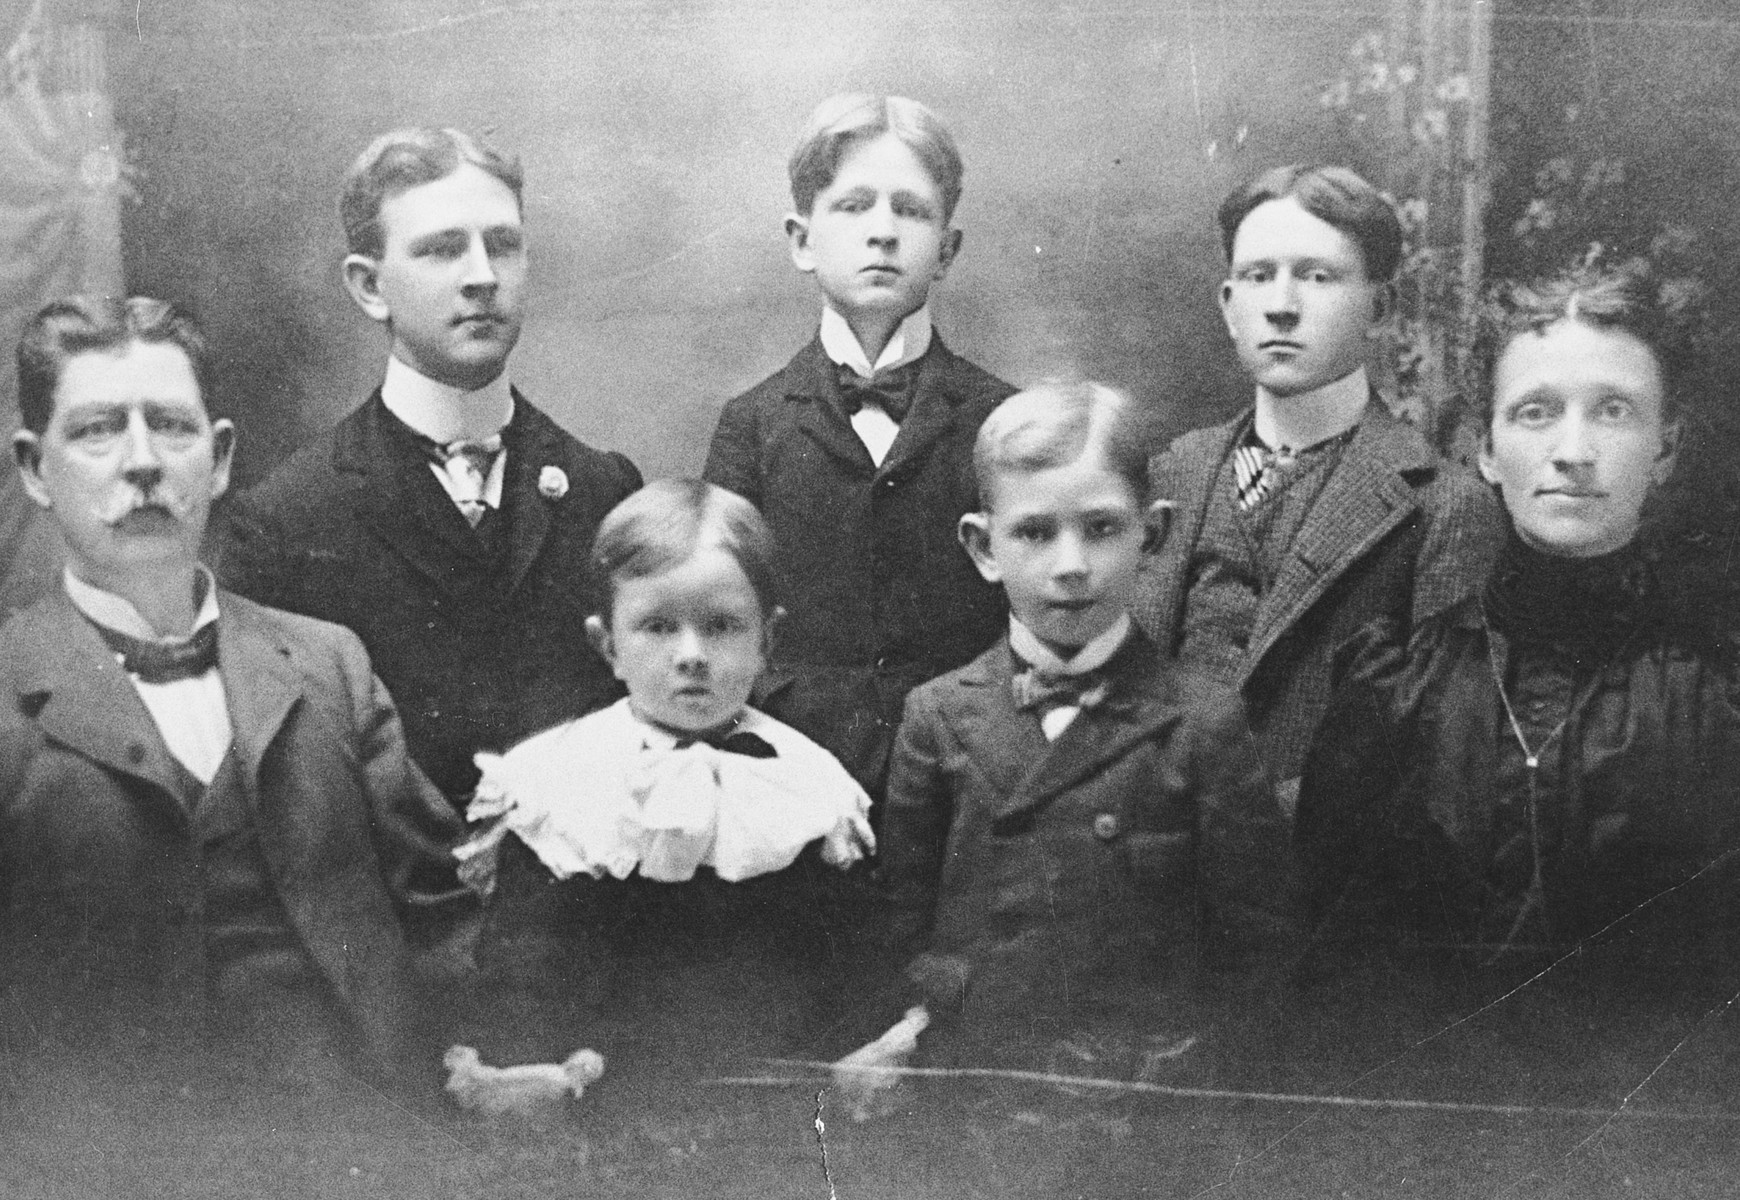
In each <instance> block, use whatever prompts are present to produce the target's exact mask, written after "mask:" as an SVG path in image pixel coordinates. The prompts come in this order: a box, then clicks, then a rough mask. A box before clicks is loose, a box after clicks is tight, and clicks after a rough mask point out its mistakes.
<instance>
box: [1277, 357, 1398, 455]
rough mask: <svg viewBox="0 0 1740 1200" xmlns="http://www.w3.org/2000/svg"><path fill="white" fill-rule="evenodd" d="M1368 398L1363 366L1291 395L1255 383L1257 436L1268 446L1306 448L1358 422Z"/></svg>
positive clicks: (1367, 381) (1368, 382)
mask: <svg viewBox="0 0 1740 1200" xmlns="http://www.w3.org/2000/svg"><path fill="white" fill-rule="evenodd" d="M1370 401H1371V382H1370V381H1369V380H1368V379H1367V378H1366V373H1365V368H1364V367H1360V368H1358V369H1357V370H1354V371H1352V372H1350V373H1349V374H1346V375H1343V376H1342V377H1341V378H1340V379H1337V380H1335V381H1334V382H1333V383H1326V384H1324V385H1323V386H1322V387H1320V388H1316V389H1314V390H1312V391H1309V392H1299V393H1297V394H1295V395H1292V396H1275V395H1271V394H1270V393H1269V392H1268V391H1267V390H1266V389H1264V388H1262V387H1260V386H1259V387H1258V388H1257V413H1256V424H1257V437H1258V438H1259V439H1260V440H1261V441H1262V443H1263V444H1264V445H1265V446H1267V447H1269V449H1271V450H1281V449H1287V450H1292V451H1299V450H1309V449H1310V448H1311V447H1312V446H1315V445H1317V444H1318V443H1319V442H1325V441H1328V440H1329V439H1330V438H1332V437H1335V436H1337V435H1339V434H1343V433H1346V432H1347V431H1348V430H1349V429H1352V428H1353V427H1354V426H1355V425H1358V424H1359V419H1360V417H1361V416H1362V415H1364V413H1365V406H1366V405H1367V404H1368V403H1370Z"/></svg>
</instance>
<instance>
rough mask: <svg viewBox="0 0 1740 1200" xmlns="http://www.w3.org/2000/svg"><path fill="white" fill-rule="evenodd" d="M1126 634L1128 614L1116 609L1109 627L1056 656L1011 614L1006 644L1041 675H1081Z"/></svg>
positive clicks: (1103, 659) (1106, 659)
mask: <svg viewBox="0 0 1740 1200" xmlns="http://www.w3.org/2000/svg"><path fill="white" fill-rule="evenodd" d="M1129 636H1130V614H1129V613H1119V614H1118V619H1117V620H1116V621H1113V622H1112V624H1111V626H1110V628H1108V629H1107V630H1106V631H1105V632H1104V633H1102V634H1100V635H1099V636H1098V637H1096V638H1094V639H1093V641H1091V642H1089V643H1088V644H1087V645H1085V646H1083V647H1082V648H1081V649H1079V650H1077V651H1076V652H1075V653H1074V654H1073V655H1071V656H1070V657H1069V658H1067V659H1063V658H1059V657H1058V656H1057V655H1056V654H1055V653H1053V652H1052V650H1051V649H1050V647H1048V646H1046V645H1045V643H1044V642H1041V641H1040V640H1039V639H1038V638H1036V637H1034V636H1033V631H1032V630H1030V629H1028V628H1027V626H1025V625H1023V624H1022V623H1021V622H1020V621H1019V620H1017V619H1016V618H1014V617H1010V618H1009V647H1010V649H1012V650H1014V651H1015V653H1016V654H1018V655H1020V656H1021V658H1022V659H1024V660H1025V661H1026V662H1027V663H1029V664H1030V665H1032V666H1034V667H1037V668H1038V669H1039V671H1040V672H1041V673H1042V674H1045V675H1083V674H1086V673H1087V672H1089V671H1092V670H1095V669H1096V668H1099V667H1103V666H1105V665H1106V663H1107V662H1109V661H1110V660H1111V657H1112V655H1114V654H1116V653H1117V652H1118V649H1119V647H1121V646H1122V645H1123V644H1124V641H1125V639H1126V638H1128V637H1129Z"/></svg>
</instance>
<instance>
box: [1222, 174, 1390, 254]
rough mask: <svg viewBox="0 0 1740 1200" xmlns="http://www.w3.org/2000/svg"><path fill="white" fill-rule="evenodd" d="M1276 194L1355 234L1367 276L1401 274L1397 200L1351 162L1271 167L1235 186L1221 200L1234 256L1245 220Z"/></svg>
mask: <svg viewBox="0 0 1740 1200" xmlns="http://www.w3.org/2000/svg"><path fill="white" fill-rule="evenodd" d="M1271 200H1292V201H1295V202H1296V203H1297V204H1298V205H1299V207H1300V208H1303V209H1304V210H1305V211H1306V212H1308V213H1310V214H1311V215H1312V216H1314V217H1316V218H1317V219H1318V220H1319V221H1323V222H1325V223H1326V224H1329V225H1333V226H1335V228H1337V229H1339V230H1341V232H1343V233H1345V234H1346V235H1347V236H1348V237H1349V238H1351V239H1352V240H1353V244H1354V245H1356V246H1358V247H1359V252H1360V256H1361V257H1362V258H1363V259H1364V260H1365V277H1366V278H1367V279H1368V280H1370V281H1371V282H1373V283H1388V282H1389V281H1390V280H1391V279H1393V278H1395V274H1396V268H1397V267H1399V266H1400V265H1401V262H1402V223H1401V220H1400V218H1398V217H1397V216H1396V209H1395V205H1393V204H1391V203H1390V202H1389V200H1388V199H1386V198H1385V197H1384V194H1383V193H1382V192H1380V191H1378V190H1377V189H1376V188H1375V187H1373V186H1372V185H1371V184H1369V183H1367V182H1366V181H1365V179H1364V178H1362V177H1361V176H1360V175H1359V174H1357V173H1356V172H1354V171H1350V170H1348V169H1347V168H1346V167H1334V166H1310V165H1305V164H1300V163H1295V164H1293V165H1292V166H1286V167H1276V168H1274V169H1273V170H1269V171H1265V172H1263V173H1262V174H1261V175H1259V176H1257V177H1256V178H1255V179H1253V180H1251V181H1250V182H1249V183H1247V184H1245V185H1244V186H1242V187H1239V188H1235V189H1234V190H1233V192H1232V194H1231V195H1229V196H1228V197H1227V198H1226V199H1225V200H1223V201H1221V205H1220V214H1219V220H1220V244H1221V249H1222V250H1223V251H1224V252H1225V253H1226V260H1227V262H1229V263H1230V262H1232V256H1233V242H1234V241H1235V240H1236V239H1237V238H1238V233H1239V226H1240V225H1243V224H1244V223H1245V218H1246V217H1248V216H1250V215H1251V213H1252V212H1253V211H1254V210H1255V209H1256V208H1257V207H1258V206H1259V205H1263V204H1267V203H1268V202H1269V201H1271Z"/></svg>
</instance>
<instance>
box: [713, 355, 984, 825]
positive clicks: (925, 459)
mask: <svg viewBox="0 0 1740 1200" xmlns="http://www.w3.org/2000/svg"><path fill="white" fill-rule="evenodd" d="M1014 390H1015V389H1014V388H1012V387H1010V386H1009V385H1008V384H1006V383H1004V382H1003V381H1002V380H1000V379H997V378H996V377H994V376H992V375H989V374H987V373H986V372H984V371H982V370H980V369H979V368H978V367H976V366H974V365H973V364H972V363H970V362H968V361H966V360H965V359H963V358H960V357H958V356H957V355H955V354H953V353H951V352H950V351H949V350H948V348H947V347H945V346H944V345H943V344H942V342H941V339H937V340H935V341H933V342H932V343H931V348H930V350H929V352H928V353H927V354H926V356H925V358H924V360H923V363H922V365H921V367H920V369H919V377H918V381H917V383H916V385H915V391H914V399H913V405H912V410H911V412H910V413H909V414H908V415H907V417H906V419H905V421H903V422H902V423H901V427H900V435H899V436H898V437H897V438H896V439H895V440H894V445H893V446H892V447H890V448H889V451H888V456H887V458H885V459H884V460H883V462H882V465H881V466H880V467H878V466H877V465H875V463H873V462H872V461H871V459H870V454H869V451H867V450H865V448H864V444H863V442H861V441H860V440H859V439H858V435H857V433H856V432H855V431H854V430H853V429H852V426H851V424H850V422H849V421H848V420H847V418H846V416H845V414H844V412H843V411H842V409H841V408H840V406H839V402H838V398H837V397H838V392H837V385H836V384H835V382H834V367H833V364H832V363H831V362H829V360H828V356H827V354H826V353H825V352H824V351H823V350H822V345H821V340H820V339H819V338H817V339H815V340H813V341H811V342H810V344H809V345H807V346H805V347H804V348H803V349H802V350H800V351H798V353H797V356H796V357H794V358H793V359H792V360H791V362H790V363H788V364H787V365H786V367H785V368H784V369H783V370H781V371H780V372H778V373H777V374H775V375H773V376H772V377H770V378H768V379H766V380H764V381H762V382H761V383H759V384H757V385H756V386H755V387H753V388H751V389H750V390H749V391H747V392H745V393H744V394H743V395H741V396H738V397H737V398H736V399H734V400H732V401H731V402H730V403H728V404H726V406H725V410H724V412H723V413H722V414H721V415H720V417H719V426H718V429H717V430H716V431H715V432H714V434H713V444H712V448H711V449H710V450H709V452H708V455H707V466H706V471H705V475H706V478H707V479H708V481H709V482H712V483H716V484H718V485H719V486H721V487H726V488H730V489H731V490H732V491H734V492H737V493H739V494H741V495H743V496H746V497H748V498H749V500H750V501H751V502H753V503H754V504H755V506H756V507H757V508H759V509H760V510H761V512H762V515H763V516H765V517H766V518H767V522H768V524H769V525H770V526H771V527H772V529H773V534H774V538H775V540H776V541H777V543H778V546H779V563H780V583H781V597H780V602H781V603H782V604H784V605H785V608H786V610H787V612H786V616H785V618H784V619H783V620H782V621H781V622H780V624H779V625H778V627H777V628H776V629H775V632H774V652H773V660H774V661H773V670H772V671H771V672H770V673H769V677H768V686H767V690H766V695H765V696H764V697H763V698H762V703H763V706H764V707H766V708H767V709H768V710H769V711H770V712H772V713H773V714H774V715H775V716H777V717H779V718H780V719H781V720H784V721H787V722H788V723H790V724H792V725H795V726H796V727H797V728H799V729H801V730H802V731H803V732H805V733H807V734H808V735H809V736H810V737H812V738H814V739H815V740H816V741H818V742H820V743H821V744H822V745H823V746H826V747H827V748H828V749H829V750H831V751H833V753H834V754H835V755H836V756H837V757H838V758H839V759H840V760H841V761H842V762H844V763H845V764H846V767H847V768H848V769H849V770H851V771H852V773H853V774H854V775H856V776H857V777H858V779H859V781H860V782H861V783H863V784H864V786H865V787H866V788H867V789H868V790H869V791H870V792H871V794H872V795H880V793H881V785H882V781H883V776H884V773H885V771H886V769H887V767H886V764H887V755H888V747H889V744H890V743H891V742H892V740H893V736H894V727H895V725H896V724H897V722H898V721H899V718H900V705H901V701H902V700H903V699H904V698H905V695H906V692H907V690H908V689H909V688H911V687H912V686H913V685H914V684H916V683H918V682H920V681H922V680H925V679H930V678H933V677H935V676H937V675H939V674H941V673H942V672H944V671H947V670H949V669H951V668H953V667H957V666H959V665H961V664H962V663H964V662H966V661H967V660H968V659H970V658H972V657H973V656H974V655H975V654H977V653H979V651H981V650H983V649H984V648H985V647H986V646H988V645H989V644H990V643H991V642H993V641H994V640H995V639H996V638H997V636H998V634H999V633H1000V632H1001V631H1002V628H1003V620H1004V612H1005V609H1004V606H1003V599H1002V592H1001V590H1000V589H998V588H996V587H993V586H992V585H990V584H988V583H986V582H985V581H984V580H983V579H981V578H980V577H979V573H978V572H977V571H976V570H975V569H974V567H973V564H972V561H971V560H970V559H969V558H968V557H967V554H966V551H964V550H963V549H961V546H960V543H959V541H957V539H956V534H955V526H956V523H957V522H958V521H959V520H960V517H961V514H962V513H965V512H970V511H972V510H974V509H976V508H977V507H978V503H979V490H978V486H977V483H976V481H975V479H974V476H973V440H974V438H975V437H977V435H978V432H979V426H980V425H981V424H983V423H984V420H985V418H986V417H987V416H989V415H990V412H991V410H992V409H993V408H995V407H996V406H997V404H998V402H999V401H1001V400H1002V399H1003V398H1004V397H1006V396H1008V395H1009V394H1010V393H1012V392H1013V391H1014Z"/></svg>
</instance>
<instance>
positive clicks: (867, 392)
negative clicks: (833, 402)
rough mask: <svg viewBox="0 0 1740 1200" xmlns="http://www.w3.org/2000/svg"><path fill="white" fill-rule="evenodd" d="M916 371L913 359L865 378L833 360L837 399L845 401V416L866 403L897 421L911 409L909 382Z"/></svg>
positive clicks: (912, 380) (853, 412)
mask: <svg viewBox="0 0 1740 1200" xmlns="http://www.w3.org/2000/svg"><path fill="white" fill-rule="evenodd" d="M917 375H918V364H917V363H916V362H910V363H907V364H905V365H904V366H899V367H890V368H889V369H888V370H886V371H878V372H876V374H875V376H874V377H873V378H870V379H865V378H864V377H863V376H862V375H859V374H858V372H856V371H854V370H853V369H852V368H851V367H848V366H847V365H846V364H844V363H835V364H834V378H835V380H836V381H837V382H838V383H839V385H840V402H841V403H842V404H844V405H845V407H846V415H847V416H855V415H857V413H858V411H859V410H860V409H862V408H864V407H865V406H866V405H868V406H869V407H871V408H880V409H881V410H882V411H883V412H885V413H887V414H888V415H889V417H890V418H892V419H893V421H894V423H895V424H897V425H898V424H899V423H900V422H901V421H904V420H905V419H906V414H907V413H908V412H910V411H911V410H912V385H913V383H914V382H915V381H916V379H917Z"/></svg>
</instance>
